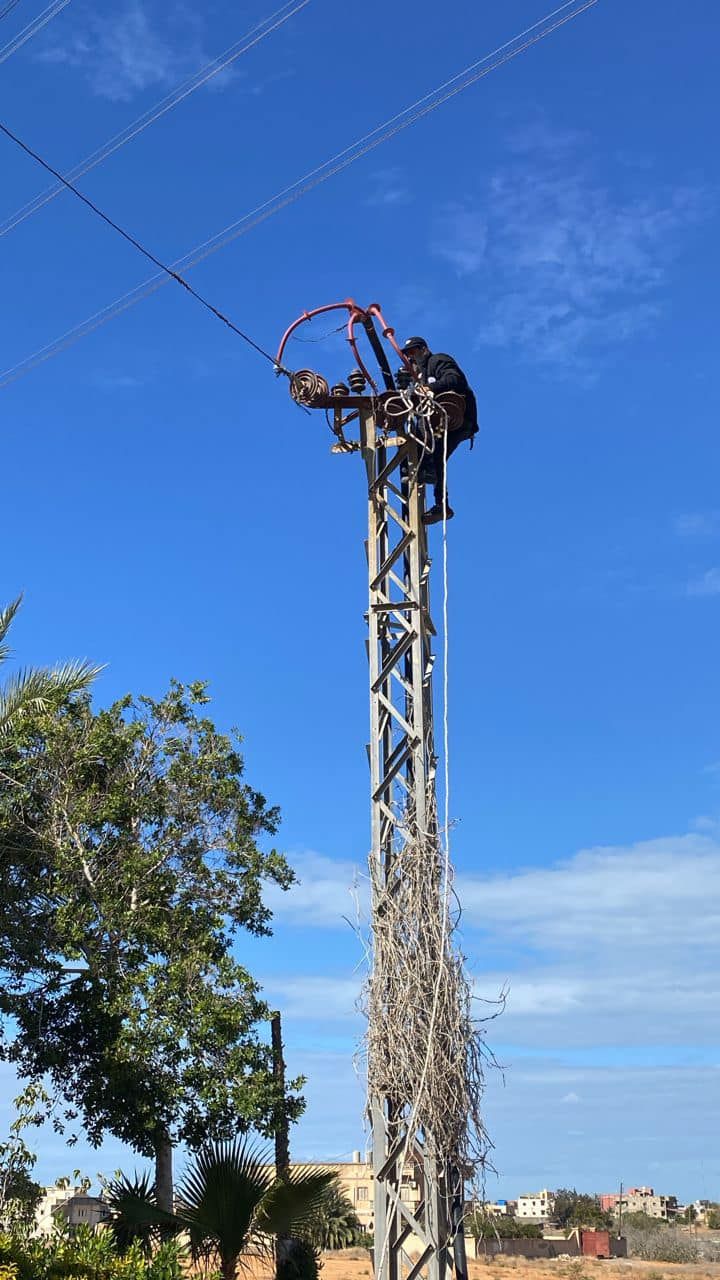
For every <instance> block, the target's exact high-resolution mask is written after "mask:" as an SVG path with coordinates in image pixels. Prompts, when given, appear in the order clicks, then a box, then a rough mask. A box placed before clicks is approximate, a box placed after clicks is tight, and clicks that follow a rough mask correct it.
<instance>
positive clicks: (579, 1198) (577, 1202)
mask: <svg viewBox="0 0 720 1280" xmlns="http://www.w3.org/2000/svg"><path fill="white" fill-rule="evenodd" d="M554 1201H555V1206H554V1209H553V1221H554V1222H556V1223H557V1225H558V1226H559V1227H563V1228H565V1229H566V1230H567V1229H569V1228H571V1227H589V1228H591V1229H592V1228H594V1229H596V1230H600V1231H603V1230H604V1231H607V1230H609V1229H610V1227H611V1226H612V1215H611V1214H609V1213H605V1212H604V1210H603V1209H601V1208H600V1201H599V1199H598V1197H597V1196H590V1195H585V1194H583V1193H582V1192H580V1191H576V1190H575V1189H574V1188H572V1189H569V1188H566V1187H562V1188H561V1189H560V1190H559V1191H556V1192H555V1196H554Z"/></svg>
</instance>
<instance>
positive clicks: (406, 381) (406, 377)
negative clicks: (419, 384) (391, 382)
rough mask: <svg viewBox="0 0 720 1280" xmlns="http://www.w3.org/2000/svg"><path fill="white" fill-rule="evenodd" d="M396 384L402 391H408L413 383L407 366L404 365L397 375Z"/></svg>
mask: <svg viewBox="0 0 720 1280" xmlns="http://www.w3.org/2000/svg"><path fill="white" fill-rule="evenodd" d="M395 382H396V384H397V386H398V387H399V388H400V390H401V391H406V390H407V388H408V387H409V386H410V383H411V382H412V374H411V372H410V370H409V369H408V367H407V365H405V364H404V365H403V366H402V368H401V369H398V371H397V373H396V374H395Z"/></svg>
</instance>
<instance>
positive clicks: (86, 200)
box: [0, 121, 289, 376]
mask: <svg viewBox="0 0 720 1280" xmlns="http://www.w3.org/2000/svg"><path fill="white" fill-rule="evenodd" d="M0 133H2V134H4V135H5V137H6V138H9V140H10V141H11V142H14V143H15V145H16V146H17V147H19V148H20V150H21V151H23V152H24V153H25V155H27V156H30V158H31V159H32V160H35V162H36V163H37V164H39V165H41V166H42V168H43V169H45V170H47V172H48V173H51V174H52V175H53V177H54V178H57V180H58V182H61V183H62V184H63V186H65V187H67V189H68V191H72V193H73V195H74V196H77V198H78V200H82V203H83V204H84V205H87V207H88V209H90V210H92V212H93V213H94V214H96V215H97V217H98V218H101V219H102V221H103V222H105V223H106V224H107V226H109V227H111V228H112V230H113V231H116V232H117V233H118V235H119V236H122V238H123V240H127V242H128V244H131V245H132V246H133V248H135V249H137V250H138V252H139V253H141V254H142V255H143V257H144V258H147V259H148V262H152V263H153V265H154V266H156V267H159V268H160V270H161V271H163V272H165V274H166V275H167V276H168V278H169V279H171V280H175V281H176V282H177V284H179V285H182V287H183V289H187V292H188V293H189V294H190V295H191V297H193V298H195V299H196V301H197V302H200V303H201V304H202V306H203V307H205V308H206V309H207V310H208V311H210V312H211V313H212V314H213V315H214V316H216V317H217V319H218V320H221V321H222V323H223V324H224V325H227V327H228V329H232V332H233V333H235V334H237V336H238V338H242V340H243V342H247V343H248V345H249V346H251V347H252V348H253V349H254V350H255V351H257V352H258V354H259V355H261V356H264V358H265V359H266V360H269V361H270V364H271V365H273V367H274V368H275V369H279V370H280V372H281V373H286V374H288V376H289V371H288V370H287V369H280V366H279V365H278V363H277V361H276V359H275V357H274V356H272V355H270V352H269V351H266V350H265V349H264V347H261V346H259V345H258V343H257V342H255V341H254V339H253V338H251V337H250V336H249V334H247V333H245V332H244V331H243V330H242V329H239V328H238V326H237V325H236V324H235V323H234V322H233V321H232V320H230V318H229V317H228V316H226V315H225V313H224V312H222V311H220V310H218V308H217V307H216V306H214V305H213V303H212V302H210V301H209V300H208V299H207V298H204V297H203V295H202V294H201V293H198V291H197V289H194V288H193V286H192V285H191V284H189V283H188V281H187V280H185V279H184V277H183V276H181V275H180V274H179V273H178V272H177V271H174V270H173V268H172V267H168V266H166V265H165V263H164V262H162V261H161V260H160V258H156V257H155V254H154V253H152V252H151V251H150V249H146V248H145V245H144V244H141V242H140V241H139V240H137V239H136V238H135V236H133V235H131V234H130V232H129V231H126V230H125V228H124V227H121V226H120V224H119V223H118V222H115V220H114V219H113V218H111V217H110V216H109V215H108V214H107V213H104V212H103V210H102V209H101V208H100V207H99V205H96V204H95V203H94V201H92V200H91V199H90V197H89V196H86V195H85V194H84V192H82V191H81V190H80V188H79V187H76V186H74V185H73V183H72V182H68V180H67V178H64V177H63V175H62V174H61V173H60V172H59V170H58V169H54V168H53V166H52V165H51V164H49V163H48V161H47V160H44V159H43V157H42V156H41V155H39V154H38V152H37V151H33V149H32V147H29V146H28V144H27V143H26V142H23V140H22V138H19V137H18V136H17V134H16V133H13V132H12V130H11V129H8V127H7V125H6V124H3V123H2V121H0Z"/></svg>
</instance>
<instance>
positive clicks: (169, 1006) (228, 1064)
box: [0, 682, 302, 1155]
mask: <svg viewBox="0 0 720 1280" xmlns="http://www.w3.org/2000/svg"><path fill="white" fill-rule="evenodd" d="M207 702H208V697H207V695H206V692H205V686H204V685H202V684H199V683H198V684H191V685H189V686H187V687H185V686H183V685H181V684H179V683H176V682H174V683H173V684H172V686H171V688H170V690H169V692H168V693H167V694H166V695H165V696H164V697H163V698H162V699H160V700H159V701H158V700H155V699H153V698H150V697H139V698H136V699H133V698H132V697H130V696H128V697H125V698H122V699H120V700H119V701H117V702H115V703H114V704H113V705H112V706H111V707H109V708H108V709H107V710H102V711H99V712H94V711H93V709H92V707H91V705H90V700H89V697H88V696H83V697H80V698H79V699H74V700H70V701H67V702H65V704H64V705H63V706H62V707H61V708H60V709H59V710H57V711H55V712H54V713H53V714H45V713H44V712H43V709H42V708H40V709H38V711H37V713H36V714H34V715H30V716H27V715H26V716H24V717H23V719H22V722H21V723H20V724H19V725H16V726H15V728H14V730H13V732H12V734H9V735H6V736H5V737H0V771H2V773H3V775H4V776H5V779H6V782H7V783H9V785H5V786H4V787H3V788H2V792H1V794H0V864H1V869H2V871H3V873H4V875H5V882H6V885H7V893H6V895H5V897H4V900H3V904H2V910H1V911H0V977H1V978H2V984H1V988H2V989H1V990H0V1016H1V1017H2V1021H3V1032H4V1038H3V1039H2V1041H1V1042H0V1052H1V1053H2V1056H3V1057H4V1058H5V1059H7V1060H10V1061H12V1062H14V1063H15V1064H16V1066H17V1068H18V1070H19V1072H20V1074H21V1076H24V1077H29V1078H40V1077H47V1078H49V1079H50V1080H51V1081H52V1085H53V1090H54V1094H55V1097H56V1098H59V1099H62V1101H63V1104H64V1105H63V1108H62V1110H61V1111H60V1112H58V1111H56V1112H55V1123H56V1125H58V1126H62V1125H64V1124H67V1123H71V1122H73V1121H74V1120H76V1119H79V1120H80V1122H81V1123H82V1126H83V1128H84V1129H85V1131H86V1133H87V1135H88V1137H89V1139H90V1141H91V1142H93V1143H96V1144H97V1143H99V1142H100V1141H101V1140H102V1137H103V1135H104V1134H105V1133H106V1132H110V1133H113V1134H114V1135H115V1136H116V1137H118V1138H120V1139H122V1140H124V1141H126V1142H128V1143H129V1144H130V1145H131V1146H132V1147H134V1148H135V1150H137V1151H138V1152H141V1153H143V1154H146V1155H151V1154H153V1153H155V1154H156V1155H157V1154H158V1151H159V1149H160V1148H161V1147H165V1148H166V1147H167V1144H168V1143H171V1142H176V1141H178V1140H183V1141H185V1142H187V1143H188V1144H189V1145H190V1146H191V1147H197V1146H199V1145H200V1144H201V1143H202V1142H204V1141H206V1140H207V1139H208V1137H215V1138H222V1137H227V1136H230V1135H232V1134H234V1133H236V1132H237V1131H238V1129H242V1128H247V1127H248V1126H249V1125H253V1126H255V1127H257V1128H258V1129H259V1130H260V1131H261V1132H263V1133H270V1132H272V1131H273V1130H274V1128H275V1122H276V1119H277V1116H278V1114H279V1108H281V1107H283V1106H286V1107H287V1110H288V1112H289V1116H290V1118H291V1119H294V1118H296V1117H297V1115H298V1114H299V1113H300V1111H301V1110H302V1101H301V1099H300V1098H299V1097H298V1096H297V1095H296V1093H295V1092H294V1090H296V1088H297V1085H298V1082H293V1083H292V1084H291V1085H290V1096H289V1097H288V1098H287V1099H283V1098H281V1097H279V1096H278V1087H277V1085H276V1083H275V1082H274V1080H273V1075H272V1064H271V1050H270V1047H269V1044H268V1041H267V1037H266V1036H265V1035H263V1034H261V1031H260V1026H259V1024H261V1023H262V1022H263V1020H264V1019H266V1018H267V1017H268V1010H267V1008H266V1006H265V1004H264V1002H263V1000H262V998H261V995H260V991H259V989H258V986H257V984H256V982H255V981H254V979H253V978H252V976H251V975H250V973H249V972H248V970H247V969H246V968H245V967H244V965H243V964H242V963H241V962H240V960H239V959H238V958H237V954H236V950H235V948H236V944H237V942H238V940H239V939H240V937H241V936H242V934H243V933H245V932H247V933H250V934H255V935H263V934H268V933H269V932H270V920H271V913H270V911H269V909H268V907H267V905H266V904H265V902H264V899H263V887H264V885H265V884H266V883H273V884H276V885H279V886H280V887H281V888H283V889H287V888H288V887H289V886H290V884H291V883H292V881H293V879H294V876H293V873H292V871H291V869H290V867H289V866H288V864H287V862H286V861H285V859H284V857H283V856H282V855H281V854H280V853H278V852H277V851H276V850H274V849H272V848H270V849H266V848H264V847H263V843H264V841H265V838H266V837H269V836H273V835H274V834H275V832H276V830H277V826H278V821H279V815H278V810H277V809H276V808H273V807H270V806H268V804H267V802H266V800H265V798H264V796H263V795H262V794H261V793H260V792H259V791H257V790H255V789H253V788H252V787H250V786H249V785H248V784H247V783H246V782H245V781H244V761H243V758H242V756H241V755H240V753H239V750H238V741H237V739H231V738H230V737H228V736H226V735H225V734H222V733H220V732H219V731H218V730H217V729H216V727H215V725H214V724H213V722H212V721H211V720H210V719H208V718H207V717H205V716H202V715H201V714H199V710H198V709H199V708H201V707H202V706H203V705H204V704H205V703H207Z"/></svg>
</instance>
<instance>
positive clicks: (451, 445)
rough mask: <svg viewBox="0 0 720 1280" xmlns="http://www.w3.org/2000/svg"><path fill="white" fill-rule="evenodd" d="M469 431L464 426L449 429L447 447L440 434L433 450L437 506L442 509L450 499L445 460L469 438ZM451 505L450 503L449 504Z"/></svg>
mask: <svg viewBox="0 0 720 1280" xmlns="http://www.w3.org/2000/svg"><path fill="white" fill-rule="evenodd" d="M467 438H468V437H467V432H466V431H465V430H464V428H463V427H458V429H457V430H456V431H448V433H447V449H446V447H445V441H444V440H443V437H442V436H440V437H439V439H438V441H437V443H436V445H435V448H434V450H433V463H434V466H435V475H436V476H437V481H436V483H435V506H436V507H439V508H440V510H442V506H443V502H447V501H448V496H447V486H446V484H445V460H446V458H450V457H451V456H452V454H453V453H454V452H455V450H456V449H457V447H458V445H459V444H462V442H463V440H467ZM448 505H449V504H448Z"/></svg>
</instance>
